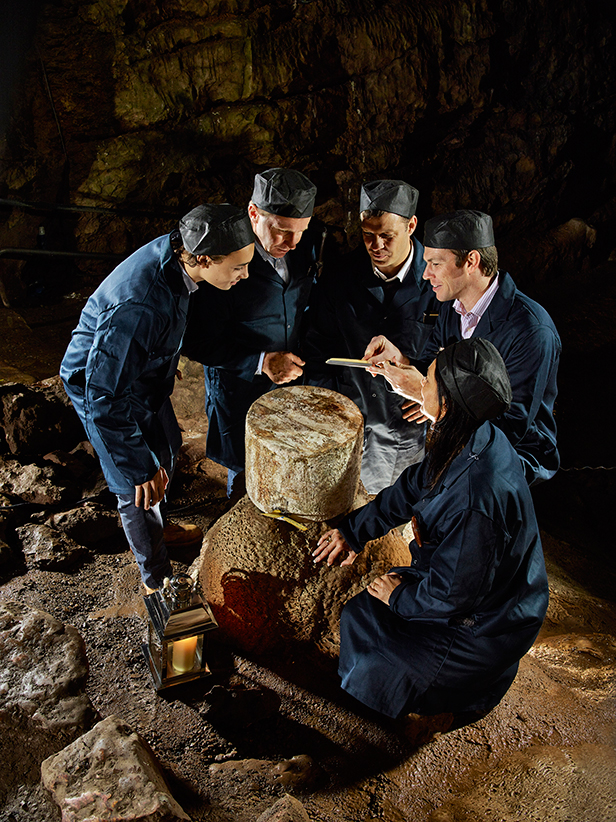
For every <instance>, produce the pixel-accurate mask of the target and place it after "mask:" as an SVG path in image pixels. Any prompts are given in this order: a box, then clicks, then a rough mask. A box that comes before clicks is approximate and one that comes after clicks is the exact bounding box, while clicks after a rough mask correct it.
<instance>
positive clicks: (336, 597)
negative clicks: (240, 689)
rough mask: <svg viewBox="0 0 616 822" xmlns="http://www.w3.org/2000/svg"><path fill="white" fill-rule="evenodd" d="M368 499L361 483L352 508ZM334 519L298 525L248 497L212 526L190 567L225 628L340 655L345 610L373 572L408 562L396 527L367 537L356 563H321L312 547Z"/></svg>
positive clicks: (255, 641) (271, 643) (282, 645)
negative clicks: (273, 516)
mask: <svg viewBox="0 0 616 822" xmlns="http://www.w3.org/2000/svg"><path fill="white" fill-rule="evenodd" d="M367 501H368V496H367V494H366V492H365V491H364V490H363V486H361V485H360V490H359V492H358V495H357V497H356V498H355V500H354V502H353V506H352V507H354V508H357V507H359V506H360V505H363V504H364V503H366V502H367ZM334 525H335V522H334V523H331V522H330V523H328V522H319V523H316V522H310V523H308V528H307V530H306V531H300V530H298V529H297V528H294V527H293V526H292V525H290V524H289V523H287V522H280V521H278V520H275V519H270V518H269V517H266V516H264V515H263V514H262V513H261V512H260V511H259V510H258V508H256V507H255V506H254V505H253V503H252V502H251V501H250V499H249V498H248V496H245V497H243V498H242V499H241V500H240V501H239V502H238V503H237V505H235V506H234V507H233V508H232V509H231V510H230V511H228V512H227V513H226V514H224V515H223V516H222V517H220V519H219V520H217V521H216V523H215V524H214V525H213V526H212V527H211V528H210V530H209V531H208V532H207V535H206V538H205V540H204V542H203V547H202V549H201V555H200V557H199V559H198V560H197V561H196V563H195V565H194V566H193V569H192V570H191V573H194V574H195V575H198V576H199V580H200V582H201V585H202V587H203V590H204V592H205V596H206V598H207V600H208V602H209V603H210V605H211V606H212V610H213V612H214V615H215V617H216V620H217V622H218V624H219V626H220V632H221V634H223V635H224V636H225V637H226V638H227V639H228V640H229V641H230V642H231V643H232V644H233V645H234V646H236V647H238V648H240V649H243V650H244V651H248V652H251V653H271V652H279V651H280V652H282V653H283V654H284V653H287V652H288V651H289V650H290V649H291V647H292V646H294V647H295V648H296V649H297V648H298V647H300V646H303V648H305V649H306V650H311V651H313V652H316V654H317V655H319V656H325V657H328V658H335V657H336V656H337V655H338V652H339V647H340V634H339V625H340V613H341V611H342V608H343V607H344V605H345V603H346V602H348V601H349V599H350V598H351V597H353V596H355V594H358V593H359V592H360V591H362V590H363V589H364V588H365V587H366V585H368V583H369V582H370V581H371V580H373V579H374V578H375V577H377V576H380V575H381V574H385V573H387V571H389V569H390V568H392V567H395V566H404V565H410V563H411V555H410V553H409V548H408V544H407V543H406V542H405V541H404V539H403V538H402V536H401V534H400V533H399V531H397V530H395V529H394V530H393V531H391V532H390V533H389V534H387V535H386V536H384V537H381V538H380V539H378V540H374V541H373V542H370V543H368V545H367V546H366V548H365V549H364V551H362V553H361V554H359V556H358V557H357V559H356V560H355V562H354V564H353V565H349V566H346V567H344V568H341V567H339V566H332V567H328V566H327V565H326V564H325V563H324V562H322V563H320V564H319V565H315V564H314V562H313V560H312V551H314V549H315V547H316V543H317V540H318V538H319V536H320V535H321V534H322V533H323V532H324V531H326V530H327V529H328V528H329V527H332V526H334Z"/></svg>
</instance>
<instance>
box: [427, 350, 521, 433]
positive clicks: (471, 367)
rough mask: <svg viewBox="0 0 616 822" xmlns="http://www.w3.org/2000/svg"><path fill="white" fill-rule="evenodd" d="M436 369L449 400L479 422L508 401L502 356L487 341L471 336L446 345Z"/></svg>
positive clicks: (508, 391)
mask: <svg viewBox="0 0 616 822" xmlns="http://www.w3.org/2000/svg"><path fill="white" fill-rule="evenodd" d="M436 369H437V371H438V373H439V375H440V377H441V379H442V380H443V382H444V383H445V385H446V386H447V388H448V389H449V393H450V394H451V396H452V397H453V399H454V400H455V401H456V402H458V403H459V404H460V405H461V406H462V408H464V410H465V411H466V412H467V414H470V416H471V417H473V419H475V420H479V421H480V422H484V421H485V420H489V419H492V417H497V416H498V415H499V414H502V413H503V412H504V411H506V410H507V409H508V408H509V406H510V404H511V383H510V382H509V375H508V373H507V368H506V367H505V363H504V362H503V358H502V357H501V355H500V354H499V353H498V351H497V350H496V348H495V347H494V346H493V345H492V343H491V342H489V341H488V340H483V339H481V337H477V338H475V337H471V338H470V339H468V340H460V341H459V342H456V343H453V345H449V346H447V348H445V349H443V350H442V351H441V352H439V354H438V355H437V357H436Z"/></svg>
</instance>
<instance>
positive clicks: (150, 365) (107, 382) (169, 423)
mask: <svg viewBox="0 0 616 822" xmlns="http://www.w3.org/2000/svg"><path fill="white" fill-rule="evenodd" d="M188 304H189V292H188V288H187V286H186V284H185V282H184V279H183V276H182V272H181V270H180V268H179V265H178V263H177V262H176V259H175V257H174V255H173V251H172V249H171V243H170V241H169V235H166V236H163V237H159V238H158V239H156V240H153V241H152V242H150V243H148V244H147V245H145V246H143V247H142V248H140V249H138V251H136V252H135V253H134V254H132V255H131V256H130V257H128V258H127V259H126V260H124V261H123V262H122V263H120V265H119V266H118V267H117V268H115V269H114V271H112V273H111V274H110V275H109V276H108V277H107V278H106V279H105V280H104V281H103V283H102V284H101V285H100V286H99V287H98V288H97V289H96V291H95V292H94V293H93V294H92V296H91V297H90V299H89V300H88V302H87V303H86V305H85V307H84V309H83V311H82V313H81V317H80V319H79V324H78V325H77V328H76V329H75V330H74V331H73V335H72V338H71V342H70V343H69V346H68V348H67V350H66V353H65V355H64V359H63V360H62V365H61V367H60V376H61V377H62V381H63V383H64V387H65V389H66V392H67V394H68V396H69V397H70V399H71V401H72V403H73V405H74V407H75V410H76V411H77V413H78V415H79V417H80V419H81V421H82V423H83V425H84V428H85V429H86V433H87V435H88V439H89V440H90V442H91V443H92V445H93V446H94V449H95V450H96V453H97V454H98V457H99V459H100V461H101V467H102V469H103V473H104V475H105V479H106V480H107V484H108V485H109V489H110V490H111V491H113V492H114V493H116V494H130V493H134V491H135V486H136V485H141V484H142V483H144V482H147V481H148V480H150V479H152V477H153V476H154V475H155V474H156V471H157V470H158V468H159V466H160V465H164V466H167V467H169V466H170V465H171V464H172V461H173V458H174V456H175V455H176V454H177V452H178V450H179V448H180V445H181V442H182V438H181V434H180V430H179V427H178V424H177V421H176V419H175V415H174V412H173V408H172V406H171V401H170V399H169V398H170V396H171V393H172V391H173V385H174V379H175V372H176V369H177V364H178V359H179V355H180V354H179V352H180V346H181V343H182V335H183V333H184V328H185V325H186V317H187V310H188Z"/></svg>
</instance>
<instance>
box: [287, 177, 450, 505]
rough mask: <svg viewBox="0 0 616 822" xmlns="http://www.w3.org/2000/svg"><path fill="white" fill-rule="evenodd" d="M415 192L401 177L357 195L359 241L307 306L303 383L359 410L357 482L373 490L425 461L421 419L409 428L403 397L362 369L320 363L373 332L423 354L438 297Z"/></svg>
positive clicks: (358, 350)
mask: <svg viewBox="0 0 616 822" xmlns="http://www.w3.org/2000/svg"><path fill="white" fill-rule="evenodd" d="M418 196H419V192H418V191H417V189H416V188H413V186H410V185H409V184H408V183H405V182H404V181H402V180H374V181H373V182H370V183H364V185H363V186H362V188H361V194H360V200H359V212H360V220H361V231H362V238H363V243H361V244H360V246H359V247H358V248H356V249H355V250H354V251H352V252H351V253H350V254H347V255H346V256H344V257H342V258H341V259H340V260H337V261H335V262H333V263H332V264H331V265H326V266H325V268H324V270H323V275H322V276H321V277H320V279H319V280H318V282H317V285H316V287H315V290H314V292H313V296H312V297H311V300H310V306H309V309H308V332H307V335H306V339H305V342H304V346H303V352H304V357H305V359H306V375H307V381H308V382H309V383H310V384H312V385H321V386H324V387H325V388H332V389H333V390H334V391H340V393H341V394H344V395H345V396H347V397H349V398H350V399H352V400H353V402H355V404H356V405H357V406H358V408H359V410H360V411H361V412H362V414H363V416H364V450H363V455H362V462H361V479H362V482H363V484H364V486H365V488H366V490H367V491H368V493H370V494H377V493H378V492H379V491H381V490H382V489H383V488H386V487H387V486H388V485H391V484H392V482H394V481H395V480H396V479H398V477H399V476H400V474H401V473H402V471H403V470H404V469H405V468H406V467H407V466H409V465H412V464H413V463H414V462H419V461H420V460H421V459H423V455H424V443H425V424H420V425H409V423H408V422H407V421H406V420H405V419H404V416H403V401H402V399H401V398H400V396H399V395H397V394H396V393H394V392H393V391H392V389H391V388H390V387H389V385H387V383H386V382H385V381H383V380H375V379H373V378H372V377H371V375H370V374H369V373H367V372H366V371H364V370H362V369H360V368H344V367H342V368H334V367H332V366H328V365H325V360H327V359H328V358H329V357H343V358H350V359H359V358H360V357H361V356H362V355H363V352H364V350H365V349H366V346H367V345H368V343H369V342H370V340H371V339H372V338H373V337H374V336H376V335H378V334H382V335H384V336H386V337H387V338H388V339H389V340H391V341H392V342H393V343H394V344H395V345H396V346H398V348H400V349H401V350H403V351H405V353H407V354H408V355H409V356H413V357H416V358H417V357H419V356H420V355H421V352H422V350H423V347H424V344H425V343H426V341H427V339H428V337H429V335H430V332H431V331H432V326H433V324H434V322H435V321H436V314H437V312H438V308H437V306H438V302H437V300H436V297H435V296H434V294H433V293H432V289H431V288H430V286H429V284H428V283H427V282H426V281H425V280H424V279H422V275H423V272H424V269H425V267H426V264H425V262H424V259H423V246H422V244H421V243H420V242H419V240H418V239H417V238H416V236H415V233H414V232H415V229H416V227H417V217H416V216H415V211H416V208H417V200H418Z"/></svg>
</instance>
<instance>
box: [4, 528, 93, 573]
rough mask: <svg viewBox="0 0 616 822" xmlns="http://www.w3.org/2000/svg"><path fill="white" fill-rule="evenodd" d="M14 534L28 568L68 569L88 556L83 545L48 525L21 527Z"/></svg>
mask: <svg viewBox="0 0 616 822" xmlns="http://www.w3.org/2000/svg"><path fill="white" fill-rule="evenodd" d="M16 534H17V536H18V537H19V539H20V540H21V544H22V547H23V552H24V557H25V559H26V565H27V566H28V568H41V569H42V570H58V569H60V568H69V567H70V566H71V565H74V564H75V563H77V562H78V561H79V560H80V559H82V558H84V557H85V556H86V555H88V554H89V551H88V549H87V548H84V546H83V545H79V544H78V543H76V542H75V541H74V540H72V539H71V538H70V537H68V536H66V534H63V533H62V532H61V531H56V530H55V529H54V528H50V527H49V526H48V525H36V524H30V525H22V526H21V527H20V528H17V529H16Z"/></svg>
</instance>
